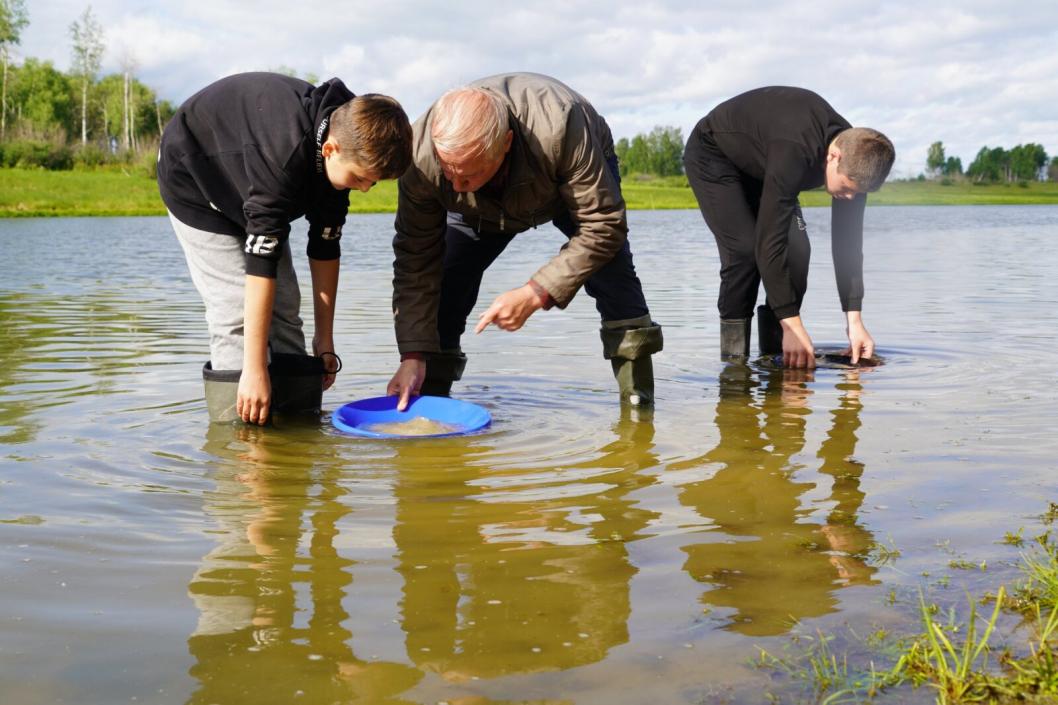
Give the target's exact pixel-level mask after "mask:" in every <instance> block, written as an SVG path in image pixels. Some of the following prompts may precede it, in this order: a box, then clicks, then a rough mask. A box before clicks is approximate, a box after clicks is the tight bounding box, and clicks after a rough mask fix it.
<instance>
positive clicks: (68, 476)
mask: <svg viewBox="0 0 1058 705" xmlns="http://www.w3.org/2000/svg"><path fill="white" fill-rule="evenodd" d="M807 216H808V219H809V226H810V230H811V232H812V233H813V243H814V245H815V252H816V264H815V269H814V271H813V276H812V282H811V288H810V292H809V298H808V301H807V305H806V320H807V321H808V324H809V330H810V332H811V333H812V335H813V337H814V339H815V340H816V342H817V343H819V344H823V345H828V346H830V347H837V345H838V344H839V343H840V342H841V337H842V332H843V321H842V317H841V315H840V310H839V307H838V304H837V296H836V293H835V291H834V285H833V276H832V274H831V268H830V264H829V256H828V254H829V244H828V242H827V223H828V213H827V211H826V210H815V209H809V210H808V212H807ZM630 220H631V225H632V243H633V248H634V251H635V252H636V256H637V264H638V267H639V270H640V274H641V276H642V278H643V281H644V286H645V288H646V291H647V294H648V300H649V302H650V305H651V308H652V310H653V314H654V317H655V318H656V319H657V320H658V321H659V322H661V323H662V324H663V325H664V326H665V337H666V350H665V352H664V353H662V354H661V355H659V356H658V357H657V358H656V365H655V366H656V371H657V375H658V378H659V379H658V404H657V409H656V411H654V412H653V413H637V412H634V411H628V410H624V411H622V410H621V409H620V408H619V406H618V405H617V403H616V393H615V389H614V383H613V381H612V380H611V379H610V373H609V365H608V364H607V363H605V362H604V361H603V360H602V359H601V354H600V349H599V347H600V346H599V340H598V334H597V332H596V329H597V327H598V326H597V320H596V316H595V312H594V307H593V306H592V303H591V301H590V299H589V298H588V297H587V296H585V295H581V296H579V297H578V298H577V300H576V301H575V302H574V303H573V304H572V305H571V306H570V308H569V310H567V311H566V312H558V311H554V312H547V313H540V314H537V316H536V317H534V318H533V319H531V320H530V322H529V324H528V325H527V327H526V328H525V329H524V330H523V331H521V332H519V333H516V334H506V333H503V332H500V331H495V330H489V331H488V332H486V333H484V334H482V335H480V336H477V337H474V336H469V337H468V338H467V339H466V341H465V347H466V350H467V353H468V355H469V356H470V364H469V365H468V368H467V372H466V375H465V378H464V383H463V384H462V386H461V387H459V388H458V390H457V396H459V397H460V398H464V399H467V400H469V401H473V402H476V403H479V404H482V405H484V406H486V407H488V408H489V410H490V412H491V413H492V415H493V419H494V421H493V425H492V427H491V428H490V429H489V430H488V431H486V432H485V433H482V434H479V435H475V436H471V437H465V438H441V439H431V440H425V439H424V440H414V439H413V440H401V441H378V440H367V439H360V438H351V437H345V436H342V435H341V434H338V433H336V432H334V431H333V430H332V429H330V427H329V426H328V425H326V424H323V425H320V426H314V425H307V424H304V423H299V424H295V423H293V422H284V423H280V424H278V426H277V427H276V428H269V429H256V428H237V427H231V426H213V427H211V426H209V425H208V423H207V419H206V411H205V404H204V402H203V400H202V394H201V381H200V368H201V364H202V362H203V361H204V359H205V356H206V355H207V352H206V350H207V348H206V340H205V335H204V324H203V322H202V320H201V318H202V314H201V305H200V303H199V302H198V300H197V298H196V295H195V293H194V291H193V289H192V287H191V284H190V282H189V280H188V277H187V275H186V271H185V269H184V264H183V261H182V259H181V257H180V253H179V248H178V247H177V245H176V243H175V240H174V239H173V236H172V234H171V233H170V232H169V226H168V223H167V222H166V221H165V220H164V219H94V220H81V219H70V220H22V221H0V245H2V247H3V252H4V257H3V258H2V260H0V330H2V331H3V333H4V335H3V337H2V338H0V701H2V702H4V703H19V704H20V705H36V704H38V703H56V702H67V703H100V704H104V703H105V704H108V705H109V704H111V703H118V702H138V703H195V704H196V705H198V704H201V705H207V704H210V703H223V704H224V705H243V704H247V705H249V704H251V703H252V704H254V705H260V704H262V703H297V702H305V703H313V704H315V703H372V704H374V703H424V704H425V703H439V702H447V703H451V704H453V705H455V704H456V703H459V704H462V705H484V704H486V703H495V704H499V703H578V704H582V703H606V704H608V705H612V704H622V703H630V704H631V703H637V704H638V703H643V702H657V703H700V702H707V703H712V702H736V703H742V702H746V703H755V702H764V701H766V699H767V695H768V694H769V693H771V694H775V695H777V696H779V697H780V698H782V699H783V702H798V701H799V700H798V698H799V697H800V696H799V694H798V693H799V691H798V689H797V685H796V684H795V683H793V682H790V681H785V680H782V679H780V678H776V677H775V676H774V674H772V673H769V672H767V671H762V670H759V669H757V668H755V667H754V666H753V665H752V663H751V660H752V659H753V658H754V657H755V656H756V655H757V652H758V651H757V647H763V648H768V649H774V650H779V649H781V648H782V646H783V645H784V644H785V643H787V642H788V640H789V638H790V636H791V635H792V634H796V633H811V632H814V631H815V630H816V629H821V630H824V631H830V632H837V631H844V630H846V628H851V629H856V630H860V631H861V632H867V631H869V630H871V629H873V628H875V627H877V626H891V625H902V624H907V623H910V622H913V620H914V611H915V608H916V606H917V594H918V590H919V589H920V588H925V589H929V590H934V591H937V592H938V593H939V594H941V595H942V596H944V595H946V596H948V597H950V599H951V601H952V602H959V601H964V599H965V598H964V594H965V592H966V591H968V590H969V591H974V592H976V591H979V590H983V589H987V588H989V587H990V586H994V585H996V584H998V583H999V582H1002V581H1004V580H1006V579H1008V578H1009V577H1010V574H1011V572H1012V571H1013V567H1012V566H1013V563H1014V562H1015V561H1016V560H1017V558H1018V553H1019V549H1017V548H1015V547H1011V546H1008V545H1004V544H1001V543H999V542H1000V540H1001V539H1002V538H1003V535H1004V533H1005V532H1007V531H1017V530H1018V529H1019V528H1020V527H1025V533H1026V536H1030V535H1032V533H1033V531H1035V530H1037V529H1038V522H1037V520H1036V518H1035V517H1036V516H1037V515H1039V514H1040V513H1041V512H1042V511H1043V510H1045V509H1046V507H1047V503H1048V502H1049V501H1054V500H1058V492H1056V488H1058V480H1056V478H1058V460H1056V454H1058V441H1056V440H1055V439H1056V438H1058V434H1056V433H1055V430H1054V419H1055V418H1058V416H1056V414H1058V391H1056V389H1055V383H1054V380H1055V374H1056V370H1058V354H1056V352H1055V343H1056V336H1055V330H1056V329H1058V313H1056V311H1058V284H1056V283H1055V282H1056V278H1055V272H1058V248H1056V247H1055V243H1056V242H1058V207H1025V208H1021V207H999V208H988V207H976V208H874V209H871V210H869V212H868V228H869V231H870V232H869V234H868V237H867V242H866V276H867V292H868V295H867V301H866V306H867V309H866V311H865V314H864V315H865V321H866V322H867V325H868V327H869V329H870V330H871V332H872V333H873V334H874V336H875V338H876V339H877V341H878V343H879V345H880V351H879V352H880V353H881V355H882V356H883V357H884V358H885V360H886V364H885V365H884V366H881V367H877V368H873V369H863V370H844V369H820V370H818V371H816V372H815V373H814V374H806V373H803V372H802V373H797V372H783V371H781V370H774V369H770V368H769V367H768V366H767V365H753V366H750V367H740V366H728V367H725V366H724V365H722V364H721V363H720V361H719V359H718V352H717V343H716V339H717V335H718V330H717V329H718V323H717V320H716V314H715V306H714V301H715V293H716V278H717V277H716V270H717V262H716V254H715V247H714V246H713V244H712V242H711V239H710V238H709V235H708V233H707V232H706V231H705V228H704V225H703V224H702V223H701V221H700V217H699V216H698V214H697V213H692V212H669V213H642V212H639V213H633V214H631V217H630ZM391 222H392V217H391V216H359V217H353V218H351V220H350V226H349V227H348V228H347V230H348V235H347V236H346V239H345V243H344V248H345V253H346V254H345V261H344V264H343V280H342V285H341V289H340V294H339V304H340V313H339V321H338V325H337V331H338V341H337V342H338V346H339V353H340V354H341V355H342V357H343V359H344V361H345V370H344V371H343V372H342V373H341V374H340V375H339V379H338V382H337V384H336V385H335V387H334V389H333V390H332V391H330V392H328V393H327V394H326V395H325V397H324V399H325V402H324V403H325V409H326V411H330V410H333V409H334V408H336V407H337V406H340V405H341V404H342V403H345V402H347V401H351V400H353V399H357V398H362V397H367V396H377V395H378V394H381V393H383V392H384V388H385V383H386V381H387V380H388V378H389V375H390V374H391V373H392V371H393V368H394V365H395V363H396V355H395V352H394V348H393V334H392V331H391V329H390V315H389V291H390V289H389V286H390V279H391V272H390V270H389V263H390V262H391V260H392V255H391V252H390V250H389V244H388V243H389V237H390V224H391ZM298 237H299V239H298V242H302V240H301V239H300V238H301V237H302V236H298ZM563 240H564V238H562V236H561V235H560V234H558V232H557V231H554V232H551V230H550V229H548V228H543V229H541V230H539V231H537V232H534V233H530V234H527V235H525V236H521V237H519V238H517V239H516V240H515V241H514V243H513V244H512V246H511V248H510V251H509V252H508V253H506V254H505V255H504V256H503V257H502V258H501V259H500V260H499V261H498V262H497V264H496V265H495V266H494V267H493V269H492V270H490V271H489V273H488V274H487V276H486V280H485V285H484V287H483V293H482V299H481V301H480V302H479V305H480V306H484V305H487V303H488V302H489V301H491V298H492V297H493V296H494V295H495V294H497V293H499V292H500V291H502V290H504V289H506V288H509V287H510V286H513V285H515V284H519V283H521V282H524V281H525V279H526V277H527V276H528V275H529V274H531V273H532V272H533V271H534V269H535V267H536V266H537V265H538V264H539V263H541V262H543V261H544V260H545V259H546V258H547V257H548V255H549V253H550V252H552V251H553V250H554V249H556V248H557V247H558V246H559V245H560V244H561V243H562V242H563ZM296 249H300V245H299V246H298V247H297V248H296ZM301 259H302V258H301V257H300V256H299V266H300V265H303V262H302V261H301ZM299 271H301V272H302V273H303V281H305V282H307V274H305V273H304V272H305V270H304V267H303V266H302V267H301V269H300V270H299ZM310 320H311V317H310ZM893 551H899V552H900V554H899V557H896V558H894V557H893ZM956 559H958V560H967V561H973V562H974V563H980V562H982V561H984V562H985V563H986V565H987V570H984V571H981V570H972V571H970V570H959V569H956V568H954V567H953V566H952V561H953V560H956ZM927 696H928V694H926V693H918V694H916V695H915V697H927ZM902 697H903V696H902Z"/></svg>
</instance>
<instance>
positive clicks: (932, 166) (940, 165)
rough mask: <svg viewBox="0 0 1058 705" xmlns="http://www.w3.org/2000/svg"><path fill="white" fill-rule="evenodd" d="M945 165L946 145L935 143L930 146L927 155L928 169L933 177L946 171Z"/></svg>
mask: <svg viewBox="0 0 1058 705" xmlns="http://www.w3.org/2000/svg"><path fill="white" fill-rule="evenodd" d="M945 164H946V160H945V158H944V143H943V142H934V143H933V144H931V145H930V146H929V152H927V154H926V169H927V170H929V172H930V174H932V175H933V176H937V175H938V174H940V173H942V172H943V171H944V165H945Z"/></svg>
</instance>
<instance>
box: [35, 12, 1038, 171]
mask: <svg viewBox="0 0 1058 705" xmlns="http://www.w3.org/2000/svg"><path fill="white" fill-rule="evenodd" d="M91 5H92V9H93V13H94V14H95V16H96V18H97V19H98V20H99V21H100V22H101V23H102V25H103V26H104V28H105V31H106V43H107V53H106V55H105V57H104V64H103V72H104V73H107V72H111V71H116V70H117V68H118V66H119V65H120V62H121V59H122V57H126V56H127V57H130V58H132V59H133V60H134V61H135V64H136V66H137V67H138V68H137V75H138V77H139V78H140V80H142V81H143V82H145V83H147V84H148V85H150V86H152V87H153V88H154V89H155V90H156V91H158V93H159V94H160V96H161V97H163V98H168V99H169V100H172V101H173V102H174V103H179V102H180V101H182V100H183V99H184V98H186V97H187V96H188V95H190V94H191V93H193V92H194V91H195V90H197V89H198V88H200V87H201V86H203V85H205V84H207V83H209V82H211V81H213V80H214V79H217V78H219V77H221V76H224V75H227V74H230V73H235V72H238V71H249V70H263V69H269V68H277V67H280V66H287V67H291V68H293V69H295V70H296V71H297V72H298V73H299V74H301V75H306V74H314V75H316V76H319V77H321V78H329V77H331V76H339V77H340V78H342V79H343V80H345V82H346V83H347V84H348V85H349V86H350V88H351V89H352V90H353V91H354V92H358V93H362V92H368V91H377V92H382V93H387V94H389V95H392V96H394V97H396V98H397V99H398V100H400V101H401V102H402V103H403V104H404V106H405V108H406V110H407V111H408V114H409V115H410V116H411V117H412V119H414V118H415V117H417V116H418V115H419V114H420V113H421V112H422V111H423V110H424V109H425V108H426V107H427V106H428V105H429V104H430V103H431V102H432V101H433V100H434V99H435V98H436V97H437V96H439V95H440V94H441V93H442V92H444V91H445V90H447V89H448V88H451V87H454V86H457V85H459V84H461V83H464V82H466V81H469V80H473V79H475V78H479V77H481V76H487V75H490V74H494V73H499V72H504V71H519V70H524V71H536V72H540V73H546V74H550V75H552V76H555V77H556V78H559V79H561V80H563V81H564V82H565V83H567V84H569V85H570V86H572V87H573V88H575V89H576V90H578V91H579V92H580V93H582V94H584V95H585V96H587V97H588V98H589V99H590V100H591V101H592V103H594V104H595V106H596V108H598V110H599V111H600V112H601V113H602V114H603V115H604V116H605V117H606V118H607V120H608V121H609V123H610V125H611V127H612V128H613V131H614V134H615V136H617V137H621V136H632V135H634V134H636V133H638V132H646V131H649V130H650V129H651V128H652V127H653V126H655V125H673V126H677V127H680V128H682V129H683V132H684V135H686V134H688V133H689V131H690V129H691V127H693V125H694V124H695V122H697V120H698V119H699V118H700V117H701V116H702V115H704V114H705V113H706V112H708V111H709V109H710V108H711V107H712V106H714V105H716V104H717V103H718V102H720V101H722V100H724V99H726V98H728V97H730V96H732V95H735V94H737V93H740V92H742V91H744V90H748V89H750V88H755V87H758V86H763V85H775V84H784V85H799V86H804V87H806V88H811V89H812V90H815V91H817V92H818V93H820V94H822V95H823V96H824V97H825V98H827V99H828V100H829V101H830V103H831V104H832V105H834V107H835V108H837V110H838V111H839V112H840V113H842V114H843V115H844V116H845V117H846V118H847V119H849V120H850V121H851V122H852V123H853V124H856V125H866V126H870V127H875V128H877V129H880V130H882V131H883V132H885V133H886V134H888V135H889V136H890V137H891V138H892V140H893V142H894V143H895V144H896V147H897V154H898V159H897V164H896V167H895V169H894V175H895V176H913V175H914V174H917V173H918V172H919V171H921V170H922V169H923V168H924V165H925V158H926V149H927V147H928V146H929V144H930V143H931V142H933V141H935V140H942V141H943V142H944V144H945V147H946V149H947V153H948V154H949V155H954V156H959V157H961V158H962V160H963V164H964V166H965V165H968V164H969V162H970V160H972V159H973V156H974V154H976V152H977V150H978V149H979V148H980V147H982V146H984V145H988V146H993V147H994V146H1003V147H1008V148H1009V147H1012V146H1014V145H1015V144H1018V143H1023V142H1039V143H1042V144H1043V146H1044V147H1045V148H1046V150H1047V152H1048V154H1050V155H1052V156H1055V155H1058V2H1054V1H1053V0H1046V1H1045V0H1027V1H1020V2H1006V3H1000V2H984V1H980V0H963V1H961V2H949V1H947V0H939V1H937V2H922V1H919V2H909V1H906V0H890V1H889V2H885V3H879V2H862V1H860V0H841V1H831V0H817V1H816V2H801V3H799V2H789V1H784V2H776V1H775V0H765V1H762V2H753V0H739V1H734V0H717V1H711V0H704V1H703V0H697V1H684V0H667V1H659V2H649V1H641V2H626V1H625V0H613V1H611V2H588V1H586V0H562V1H561V2H552V1H548V2H532V1H531V0H523V1H522V2H519V3H508V2H502V1H499V0H494V1H492V2H481V1H478V0H470V1H466V2H464V1H458V2H437V1H434V2H426V1H422V0H407V1H403V0H390V1H388V2H374V3H366V2H359V1H349V0H346V1H345V2H332V3H318V2H302V3H294V2H290V1H289V0H288V1H284V2H276V1H274V0H261V1H258V2H247V1H245V0H243V1H237V0H210V1H209V2H203V1H202V0H184V1H183V2H172V1H171V0H170V1H169V2H159V1H157V0H141V1H139V2H131V1H125V2H122V1H120V0H95V1H94V2H92V3H91ZM86 6H87V3H85V2H81V1H79V0H78V1H74V0H70V1H68V0H29V2H27V8H28V10H29V19H30V24H29V26H28V27H27V28H26V30H25V31H24V32H23V36H22V44H21V46H19V47H16V54H17V55H19V56H33V57H37V58H40V59H47V60H51V61H53V62H54V63H55V65H56V66H57V67H59V68H62V69H67V68H69V66H70V53H71V52H70V38H69V26H70V24H71V23H72V22H73V21H74V20H76V19H77V18H78V17H79V16H80V14H81V13H82V12H83V11H84V9H85V7H86Z"/></svg>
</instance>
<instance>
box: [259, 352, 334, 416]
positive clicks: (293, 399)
mask: <svg viewBox="0 0 1058 705" xmlns="http://www.w3.org/2000/svg"><path fill="white" fill-rule="evenodd" d="M325 372H326V370H325V369H324V364H323V358H319V357H316V356H314V355H295V354H290V353H272V361H271V362H269V363H268V378H269V379H270V380H271V382H272V405H271V410H272V412H273V413H277V412H278V413H280V414H318V413H319V411H320V407H321V406H322V404H323V375H324V374H325Z"/></svg>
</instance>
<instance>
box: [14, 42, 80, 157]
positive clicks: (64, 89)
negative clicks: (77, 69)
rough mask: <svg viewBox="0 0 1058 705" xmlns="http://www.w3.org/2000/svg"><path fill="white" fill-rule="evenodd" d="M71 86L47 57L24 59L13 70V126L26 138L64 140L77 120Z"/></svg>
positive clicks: (67, 79)
mask: <svg viewBox="0 0 1058 705" xmlns="http://www.w3.org/2000/svg"><path fill="white" fill-rule="evenodd" d="M73 92H74V87H73V85H72V84H71V83H70V79H69V78H67V77H66V76H65V75H64V74H63V73H62V72H60V71H58V70H57V69H56V68H55V67H54V66H52V64H51V62H50V61H39V60H38V59H26V60H25V61H24V62H23V63H22V65H21V66H19V67H17V68H16V69H14V70H13V71H12V75H11V90H10V96H9V98H10V101H11V105H12V108H13V110H12V115H13V116H14V118H15V119H14V123H13V124H14V126H15V127H16V128H17V132H18V134H19V135H20V136H21V137H23V138H27V139H48V140H53V141H63V142H65V141H66V139H67V136H68V135H69V134H70V133H71V132H72V130H73V129H74V125H75V123H76V118H75V117H74V115H75V109H74V105H73Z"/></svg>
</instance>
